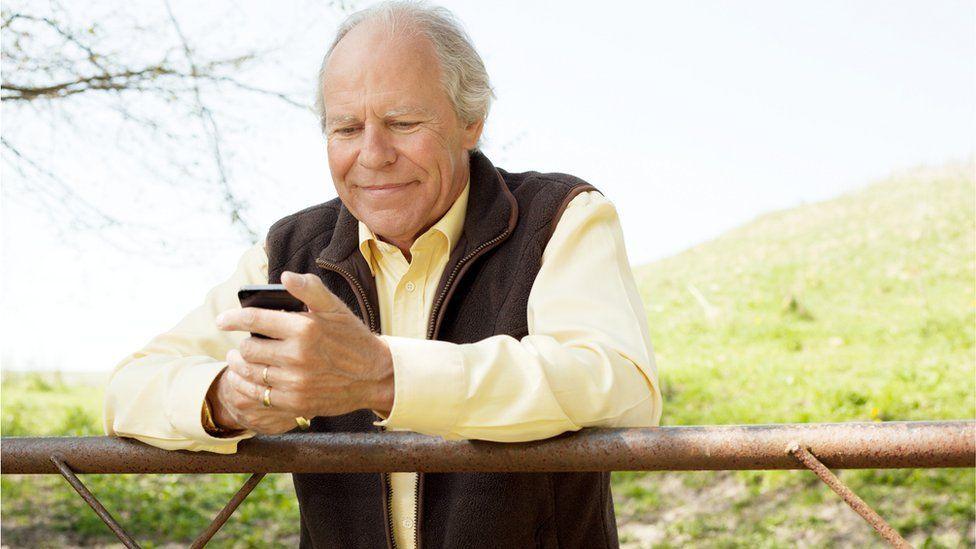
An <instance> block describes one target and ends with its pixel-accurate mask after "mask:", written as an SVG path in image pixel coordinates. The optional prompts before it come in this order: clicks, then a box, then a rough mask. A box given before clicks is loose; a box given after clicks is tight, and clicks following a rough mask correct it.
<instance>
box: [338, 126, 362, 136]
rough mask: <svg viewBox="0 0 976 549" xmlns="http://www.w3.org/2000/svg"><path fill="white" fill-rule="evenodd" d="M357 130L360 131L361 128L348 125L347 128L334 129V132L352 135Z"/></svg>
mask: <svg viewBox="0 0 976 549" xmlns="http://www.w3.org/2000/svg"><path fill="white" fill-rule="evenodd" d="M357 131H359V128H357V127H355V126H348V127H345V128H336V129H335V130H333V132H334V133H337V134H339V135H352V134H354V133H356V132H357Z"/></svg>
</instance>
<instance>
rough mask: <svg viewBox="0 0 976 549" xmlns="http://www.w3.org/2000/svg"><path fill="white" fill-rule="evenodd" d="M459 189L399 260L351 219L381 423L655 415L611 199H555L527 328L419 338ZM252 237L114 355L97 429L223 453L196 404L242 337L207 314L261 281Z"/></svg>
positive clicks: (488, 429) (654, 418) (468, 433)
mask: <svg viewBox="0 0 976 549" xmlns="http://www.w3.org/2000/svg"><path fill="white" fill-rule="evenodd" d="M467 199H468V187H467V186H466V187H465V189H464V191H463V192H462V194H461V195H460V196H459V197H458V199H457V200H456V201H455V203H454V204H453V205H452V206H451V208H450V210H449V211H448V212H447V213H446V214H445V215H444V216H443V217H442V218H441V219H440V220H439V221H438V222H437V223H436V224H435V225H434V226H433V227H431V228H430V229H429V230H428V231H427V232H425V233H424V234H422V235H421V236H420V237H419V238H418V239H417V240H416V241H415V242H414V244H413V246H411V248H410V251H411V261H410V262H407V261H406V259H405V258H404V257H403V254H402V253H401V252H400V251H399V250H398V249H397V248H396V247H394V246H392V245H390V244H387V243H385V242H382V241H380V240H378V239H376V238H375V237H374V235H373V233H372V231H370V230H369V228H368V227H366V226H365V225H364V224H363V223H360V224H359V241H360V251H361V252H362V254H363V256H364V257H365V258H366V260H367V262H368V263H369V265H370V269H371V270H372V272H373V276H374V277H375V280H376V285H377V294H378V299H379V307H380V318H381V331H382V334H383V335H382V336H380V337H383V338H384V339H385V340H386V342H387V343H388V344H389V347H390V351H391V353H392V355H393V369H394V401H393V409H392V410H391V411H390V416H389V417H388V418H387V419H385V420H383V421H380V422H377V424H378V425H381V426H383V427H385V428H386V429H389V430H410V431H416V432H420V433H426V434H431V435H440V436H442V437H444V438H449V439H454V438H470V439H484V440H495V441H504V442H517V441H526V440H537V439H541V438H547V437H551V436H555V435H557V434H559V433H563V432H565V431H573V430H577V429H580V428H582V427H595V426H602V427H645V426H653V425H657V424H658V422H659V421H660V417H661V393H660V390H659V385H658V378H657V369H656V366H655V364H654V358H653V354H652V348H651V342H650V337H649V335H648V329H647V319H646V316H645V315H646V313H645V311H644V308H643V304H642V303H641V300H640V295H639V294H638V291H637V286H636V284H635V282H634V277H633V273H632V272H631V270H630V266H629V264H628V261H627V254H626V252H625V250H624V243H623V235H622V232H621V229H620V223H619V219H618V217H617V213H616V210H615V209H614V207H613V205H612V204H611V203H610V201H608V200H607V199H606V198H604V197H603V195H601V194H599V193H597V192H586V193H581V194H580V195H579V196H577V197H576V198H574V199H573V200H572V201H571V202H570V204H569V206H568V207H567V208H566V211H565V212H564V214H563V216H562V218H561V219H560V221H559V223H558V224H557V226H556V230H555V231H554V232H553V235H552V238H551V239H550V241H549V243H548V245H547V246H546V249H545V251H544V252H543V262H542V267H541V269H540V270H539V274H538V275H537V277H536V280H535V283H534V284H533V286H532V290H531V292H530V294H529V298H528V309H527V311H528V313H527V314H528V319H527V320H528V331H529V335H527V336H526V337H523V338H522V339H521V340H516V339H514V338H512V337H510V336H505V335H499V336H493V337H489V338H487V339H484V340H482V341H479V342H476V343H469V344H462V345H459V344H454V343H449V342H443V341H431V340H426V339H424V337H425V335H426V325H427V321H428V316H429V314H430V308H431V304H432V302H433V298H434V292H435V290H436V286H437V284H438V282H439V281H440V276H441V273H442V272H443V270H444V268H445V266H446V264H447V260H448V257H449V255H450V251H451V249H452V247H453V245H454V244H455V243H456V242H457V240H458V237H459V236H460V234H461V230H462V227H463V221H464V216H465V212H466V210H467ZM267 270H268V259H267V255H266V252H265V249H264V246H263V245H262V244H261V243H258V244H255V245H254V246H252V247H251V248H250V249H248V250H247V251H246V252H245V253H244V255H243V256H242V257H241V259H240V261H239V263H238V265H237V269H236V271H235V272H234V273H233V274H232V275H231V277H230V278H229V279H227V280H226V281H225V282H223V283H221V284H219V285H218V286H216V287H214V288H213V289H211V290H210V292H209V293H208V294H207V296H206V298H205V300H204V303H203V304H202V305H201V306H200V307H198V308H196V309H195V310H193V311H191V312H190V313H189V314H188V315H187V316H186V317H185V318H183V320H181V321H180V322H179V323H178V324H177V325H176V326H174V327H173V328H172V329H171V330H169V331H168V332H165V333H163V334H160V335H158V336H156V337H155V338H153V339H152V340H151V341H150V342H149V343H148V344H147V345H146V346H145V347H143V348H142V349H141V350H139V351H137V352H135V353H133V354H130V355H129V356H127V357H125V358H124V359H123V360H122V361H121V362H119V364H118V365H117V366H116V368H115V371H114V373H113V375H112V378H111V380H110V382H109V386H108V389H107V391H106V400H105V432H106V433H107V434H109V435H118V436H126V437H133V438H136V439H138V440H141V441H143V442H146V443H147V444H151V445H153V446H158V447H161V448H165V449H170V450H175V449H186V450H194V451H201V450H202V451H210V452H218V453H233V452H235V451H236V450H237V442H238V441H239V440H241V439H244V438H248V437H250V436H253V435H254V433H253V432H245V433H243V434H242V435H240V436H237V437H232V438H217V437H213V436H211V435H209V434H208V433H207V432H206V431H205V430H204V429H203V426H202V424H201V421H200V410H201V407H202V405H203V401H204V398H205V396H206V393H207V390H208V388H209V387H210V384H211V383H212V382H213V380H214V379H215V378H216V376H217V374H219V373H220V371H221V370H222V369H223V368H224V367H225V366H226V363H225V362H223V360H222V359H223V357H224V356H225V355H226V354H227V351H228V350H230V349H231V348H236V347H237V345H238V344H239V343H240V341H241V340H243V339H244V338H246V337H247V336H248V334H247V333H244V332H224V331H221V330H218V329H217V328H216V326H215V324H214V317H216V316H217V314H219V313H220V312H222V311H224V310H227V309H231V308H237V307H240V304H239V303H238V301H237V290H238V288H239V287H240V286H242V285H244V284H263V283H266V282H267V280H268V275H267ZM414 479H415V474H414V473H393V474H391V485H392V490H393V498H392V501H391V503H392V506H393V526H394V536H395V537H396V540H397V546H398V547H402V548H412V547H413V546H414V528H415V526H416V525H415V515H414V509H415V500H414V497H415V492H414V482H415V480H414Z"/></svg>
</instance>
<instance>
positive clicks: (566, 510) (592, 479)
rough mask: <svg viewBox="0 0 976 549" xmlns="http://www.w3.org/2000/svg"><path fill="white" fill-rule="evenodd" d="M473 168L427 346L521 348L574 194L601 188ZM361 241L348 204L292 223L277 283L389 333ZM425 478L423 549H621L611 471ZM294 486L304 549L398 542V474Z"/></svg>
mask: <svg viewBox="0 0 976 549" xmlns="http://www.w3.org/2000/svg"><path fill="white" fill-rule="evenodd" d="M470 160H471V180H470V181H471V188H470V191H469V195H468V208H467V213H466V215H465V219H464V228H463V230H462V234H461V236H460V238H459V240H458V242H457V243H456V245H455V247H454V249H453V250H452V253H451V256H450V259H449V260H448V263H447V266H446V267H445V269H444V274H443V276H442V277H441V280H440V284H439V286H438V291H437V293H436V298H435V301H434V304H433V306H432V309H431V314H430V322H429V325H428V332H427V337H428V338H429V339H439V340H443V341H450V342H454V343H470V342H475V341H480V340H482V339H485V338H487V337H490V336H493V335H498V334H507V335H510V336H512V337H514V338H516V339H521V338H522V337H524V336H525V335H527V334H528V322H527V316H526V304H527V301H528V297H529V291H530V290H531V289H532V284H533V282H534V281H535V278H536V275H537V274H538V272H539V267H540V265H541V262H542V252H543V250H544V249H545V247H546V244H547V243H548V241H549V238H550V237H551V236H552V232H553V230H554V228H555V226H556V223H557V222H558V221H559V217H560V216H561V215H562V212H563V210H564V209H565V208H566V206H567V204H568V203H569V202H570V200H572V199H573V197H575V196H576V195H578V194H579V193H581V192H584V191H590V190H595V189H594V188H593V187H592V186H590V185H587V184H586V183H585V182H584V181H582V180H580V179H577V178H575V177H573V176H570V175H566V174H559V173H550V174H540V173H537V172H525V173H507V172H505V171H504V170H500V169H496V168H495V167H494V166H492V164H491V162H489V161H488V159H487V158H486V157H485V156H484V155H482V154H481V153H478V152H473V153H472V154H471V157H470ZM358 244H359V238H358V222H357V220H356V218H354V217H353V216H352V214H351V213H350V212H349V210H348V209H346V208H345V207H344V206H343V205H342V203H341V202H340V201H339V200H338V199H335V200H331V201H329V202H325V203H323V204H319V205H317V206H313V207H310V208H307V209H305V210H302V211H300V212H297V213H294V214H292V215H289V216H288V217H285V218H283V219H281V220H280V221H278V222H277V223H275V224H274V225H273V226H272V227H271V229H270V231H269V232H268V237H267V248H268V282H269V283H278V282H279V281H280V277H281V273H282V271H285V270H290V271H295V272H303V273H305V272H309V273H315V274H317V275H319V276H320V277H321V278H322V280H323V282H324V283H325V285H326V287H328V288H329V289H330V290H331V291H332V292H334V293H335V294H336V295H337V296H338V297H339V298H341V299H342V300H343V301H344V302H345V303H346V304H347V305H348V306H349V308H350V309H351V310H353V311H358V313H359V315H360V316H361V317H362V319H363V322H365V323H366V324H367V325H368V326H369V327H370V329H372V330H373V331H374V332H377V333H379V331H380V318H379V305H378V301H377V295H376V284H375V281H374V279H373V277H372V275H371V274H370V271H369V266H368V265H367V264H366V261H365V259H364V258H363V256H362V254H361V253H360V252H359V246H358ZM581 290H582V288H581ZM436 405H437V403H436V402H432V403H431V406H436ZM377 419H378V418H377V417H376V416H375V415H374V414H373V413H372V412H371V411H369V410H359V411H357V412H353V413H350V414H346V415H343V416H338V417H316V418H314V419H312V429H313V430H315V431H343V432H366V431H375V430H377V429H379V428H378V427H375V426H374V425H373V422H374V421H376V420H377ZM418 479H419V480H418V485H417V490H418V494H417V512H418V516H417V525H418V529H417V533H418V540H417V541H418V543H419V546H420V547H424V548H427V549H431V548H455V547H457V548H468V547H505V548H509V547H518V548H521V547H580V548H601V547H616V546H617V544H618V542H617V530H616V523H615V520H614V513H613V500H612V499H611V497H610V485H609V479H610V477H609V474H608V473H436V474H435V473H423V474H419V475H418ZM294 481H295V490H296V492H297V495H298V502H299V507H300V510H301V546H302V547H336V548H351V547H362V548H377V547H387V546H392V545H393V538H392V535H391V524H390V521H391V518H390V512H389V476H388V475H386V474H376V473H351V474H345V473H342V474H337V473H328V474H295V475H294Z"/></svg>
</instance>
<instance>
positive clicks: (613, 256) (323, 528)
mask: <svg viewBox="0 0 976 549" xmlns="http://www.w3.org/2000/svg"><path fill="white" fill-rule="evenodd" d="M491 97H492V93H491V88H490V86H489V83H488V76H487V73H486V72H485V69H484V65H483V63H482V61H481V58H480V57H479V56H478V54H477V52H476V51H475V50H474V48H473V46H472V45H471V43H470V39H469V38H468V37H467V35H466V34H465V33H464V31H463V30H462V29H461V28H460V25H459V24H458V23H457V22H456V20H455V19H454V18H453V16H451V14H450V13H449V12H447V11H446V10H444V9H441V8H433V7H428V6H425V5H418V4H410V3H384V4H380V5H378V6H374V7H372V8H369V9H367V10H364V11H361V12H358V13H356V14H353V15H352V16H350V18H349V19H348V20H347V21H346V22H345V23H343V25H342V26H341V27H340V29H339V32H338V33H337V36H336V39H335V42H334V43H333V45H332V47H331V48H330V49H329V51H328V53H327V54H326V56H325V59H324V61H323V63H322V70H321V73H320V75H319V93H318V102H319V104H318V107H319V111H320V114H321V122H322V128H323V131H324V133H325V135H326V138H327V142H328V155H329V168H330V171H331V174H332V179H333V183H334V184H335V188H336V191H337V193H338V199H336V200H332V201H329V202H326V203H324V204H319V205H317V206H313V207H311V208H308V209H305V210H302V211H300V212H297V213H295V214H292V215H289V216H288V217H285V218H284V219H282V220H280V221H278V222H277V223H275V224H274V225H273V226H272V227H271V229H270V230H269V232H268V235H267V237H266V239H265V242H264V243H262V244H257V245H255V246H253V247H252V248H251V249H249V250H248V251H247V252H245V254H244V256H243V257H242V258H241V260H240V263H239V265H238V268H237V271H236V272H235V273H234V274H233V275H232V276H231V278H230V279H229V280H227V281H226V282H224V283H223V284H221V285H219V286H217V287H216V288H214V289H213V290H211V291H210V293H209V294H208V295H207V298H206V301H205V302H204V304H203V305H202V306H201V307H199V308H198V309H196V310H195V311H193V312H191V313H190V314H189V315H188V316H187V317H186V318H184V319H183V320H182V321H181V322H180V324H178V325H177V326H176V327H174V328H173V329H172V330H171V331H169V332H167V333H165V334H162V335H160V336H158V337H156V338H155V339H153V340H152V341H151V342H150V343H149V344H148V345H147V346H146V347H145V348H143V349H142V350H141V351H139V352H137V353H135V354H133V355H130V356H129V357H127V358H126V359H124V360H123V361H122V362H121V363H120V364H119V365H118V367H117V368H116V371H115V373H114V375H113V378H112V381H111V383H110V386H109V389H108V394H107V398H106V414H105V422H106V423H105V428H106V431H107V432H108V433H110V434H117V435H119V436H129V437H134V438H137V439H139V440H142V441H145V442H147V443H149V444H153V445H156V446H159V447H163V448H168V449H189V450H205V451H211V452H223V453H231V452H234V451H236V448H237V442H238V441H240V440H242V439H244V438H247V437H249V436H253V435H254V434H255V433H281V432H284V431H289V430H291V429H294V428H295V427H296V422H298V424H300V423H301V422H302V419H303V418H312V421H311V428H312V430H314V431H371V430H376V429H384V428H385V429H391V430H392V429H406V430H412V431H416V432H420V433H427V434H432V435H439V436H442V437H445V438H471V439H485V440H495V441H524V440H533V439H540V438H546V437H551V436H554V435H557V434H559V433H562V432H565V431H572V430H577V429H579V428H581V427H587V426H607V427H609V426H650V425H656V424H657V422H658V421H659V418H660V414H661V397H660V392H659V389H658V382H657V375H656V371H655V366H654V362H653V357H652V351H651V345H650V341H649V337H648V333H647V325H646V319H645V316H644V315H645V313H644V310H643V307H642V304H641V301H640V297H639V295H638V292H637V289H636V285H635V284H634V280H633V275H632V273H631V271H630V268H629V266H628V264H627V256H626V252H625V251H624V246H623V240H622V235H621V231H620V226H619V222H618V219H617V215H616V212H615V210H614V208H613V206H612V205H611V203H610V202H609V201H607V200H606V199H605V198H604V197H603V196H602V195H601V194H600V193H599V192H597V191H596V190H595V189H594V188H593V187H591V186H589V185H587V184H585V183H584V182H582V181H580V180H579V179H577V178H574V177H572V176H568V175H565V174H539V173H536V172H527V173H508V172H506V171H504V170H501V169H497V168H495V167H494V166H492V164H491V162H489V160H488V159H487V158H486V157H485V156H484V155H483V154H481V153H480V152H478V151H477V144H478V141H479V138H480V136H481V132H482V128H483V126H484V122H485V118H486V116H487V113H488V107H489V103H490V99H491ZM279 281H280V282H281V283H283V284H284V285H285V287H286V289H287V290H288V291H289V292H290V293H291V294H293V295H294V296H296V297H297V298H299V299H301V300H302V301H303V302H304V303H305V304H306V305H307V307H308V312H305V313H288V312H280V311H268V310H261V309H254V308H245V309H241V308H240V307H239V306H238V304H237V302H236V291H237V289H238V287H239V286H241V285H243V284H252V283H264V282H271V283H276V282H279ZM247 332H257V333H261V334H264V335H266V336H269V337H270V339H258V338H253V337H247ZM294 480H295V488H296V493H297V496H298V500H299V505H300V508H301V540H302V546H309V547H311V546H314V547H378V546H384V545H390V546H396V547H417V546H420V545H423V546H427V547H480V546H493V547H525V546H530V545H531V546H536V545H539V546H546V547H549V546H557V545H558V546H562V547H603V546H615V545H616V544H617V536H616V526H615V524H614V515H613V504H612V500H611V498H610V491H609V484H608V480H609V475H608V474H605V473H561V474H512V473H504V474H503V473H464V474H461V473H458V474H422V475H418V474H413V473H394V474H389V475H377V474H296V475H294Z"/></svg>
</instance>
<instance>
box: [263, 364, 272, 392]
mask: <svg viewBox="0 0 976 549" xmlns="http://www.w3.org/2000/svg"><path fill="white" fill-rule="evenodd" d="M268 368H270V366H265V367H264V371H263V372H261V381H264V384H265V385H267V386H268V387H271V382H270V381H268Z"/></svg>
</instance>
